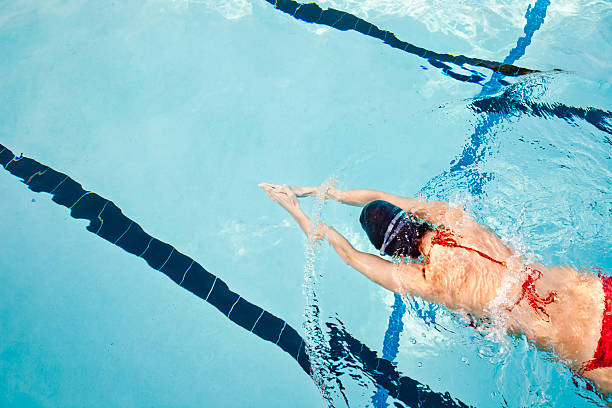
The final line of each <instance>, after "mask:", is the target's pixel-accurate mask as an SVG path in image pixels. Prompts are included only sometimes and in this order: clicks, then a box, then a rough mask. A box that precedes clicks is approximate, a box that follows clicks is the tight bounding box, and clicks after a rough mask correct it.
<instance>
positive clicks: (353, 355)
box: [326, 321, 468, 408]
mask: <svg viewBox="0 0 612 408" xmlns="http://www.w3.org/2000/svg"><path fill="white" fill-rule="evenodd" d="M326 325H327V327H328V329H329V335H330V346H331V347H330V349H331V350H332V351H331V352H332V358H331V360H332V361H334V362H338V361H341V362H342V363H343V364H344V365H347V366H352V367H355V364H354V363H357V362H359V363H361V366H362V371H363V372H364V373H366V374H368V375H369V376H370V378H371V379H372V380H373V381H374V382H375V383H376V384H377V385H378V386H379V387H381V388H383V389H385V390H386V391H387V392H388V393H389V396H391V397H393V398H395V399H397V400H400V401H402V402H404V403H406V404H408V406H409V407H462V408H468V405H466V404H464V403H463V402H461V401H458V400H455V399H453V398H452V397H451V395H450V394H449V393H448V392H446V393H444V394H442V393H438V392H433V391H431V389H430V388H429V387H427V386H425V385H423V384H420V383H418V382H417V381H416V380H414V379H412V378H410V377H406V376H402V375H401V374H400V373H399V372H398V371H397V369H396V368H395V366H394V365H393V364H392V363H391V362H389V360H386V359H384V358H379V357H377V355H376V352H375V351H372V350H370V349H369V348H368V347H367V346H366V345H365V344H363V343H361V342H360V341H359V340H357V339H355V338H354V337H352V336H351V335H350V334H349V333H348V332H347V331H346V330H345V329H344V326H343V325H342V322H340V321H338V324H334V323H326ZM351 362H353V364H352V365H351V364H349V363H351ZM396 406H399V405H397V404H396Z"/></svg>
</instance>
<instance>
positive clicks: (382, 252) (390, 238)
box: [380, 210, 408, 256]
mask: <svg viewBox="0 0 612 408" xmlns="http://www.w3.org/2000/svg"><path fill="white" fill-rule="evenodd" d="M405 214H406V212H405V211H404V210H401V211H400V212H398V213H397V215H396V216H395V217H394V218H393V219H392V220H391V222H390V223H389V225H388V226H387V231H386V232H385V238H384V239H383V243H382V245H381V246H380V256H383V255H385V249H386V248H387V245H388V244H389V242H391V241H393V238H395V237H396V236H397V234H398V233H399V231H400V230H401V229H402V227H403V226H404V225H405V224H406V223H407V222H408V219H404V220H402V222H400V225H398V227H397V229H396V230H395V231H394V232H393V234H391V236H389V234H390V233H391V231H393V228H394V227H395V223H396V222H397V220H398V219H399V218H400V217H401V216H402V215H405Z"/></svg>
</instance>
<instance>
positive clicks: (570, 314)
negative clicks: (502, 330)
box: [259, 183, 612, 394]
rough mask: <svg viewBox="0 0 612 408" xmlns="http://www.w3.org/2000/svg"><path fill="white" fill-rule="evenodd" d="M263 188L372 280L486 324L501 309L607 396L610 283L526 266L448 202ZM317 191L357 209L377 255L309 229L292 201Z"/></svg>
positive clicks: (329, 232) (324, 229) (567, 270)
mask: <svg viewBox="0 0 612 408" xmlns="http://www.w3.org/2000/svg"><path fill="white" fill-rule="evenodd" d="M259 186H260V187H261V188H262V189H263V190H264V191H265V192H266V194H267V195H268V196H269V197H270V198H271V199H272V200H274V201H275V202H277V203H278V204H280V205H281V206H282V207H283V208H284V209H285V210H287V212H289V214H291V216H292V217H293V218H294V219H295V221H297V223H298V224H299V226H300V227H301V229H302V230H303V231H304V233H305V234H306V235H307V237H309V239H311V240H312V242H313V243H315V242H318V241H321V240H323V239H325V238H327V241H328V242H329V244H330V245H331V246H332V247H333V248H334V250H335V251H336V252H337V253H338V255H339V256H340V257H341V258H342V259H343V260H344V261H345V262H346V263H347V264H348V265H350V266H351V267H353V268H354V269H356V270H358V271H359V272H361V273H362V274H363V275H365V276H366V277H368V278H369V279H370V280H372V281H374V282H375V283H377V284H379V285H381V286H383V287H384V288H386V289H388V290H390V291H393V292H395V293H398V294H400V295H408V296H418V297H421V298H422V299H424V300H427V301H429V302H434V303H437V304H440V305H444V306H445V307H447V308H448V309H449V310H451V311H453V312H457V313H463V314H466V315H468V316H470V317H471V318H472V319H474V321H476V322H479V321H487V317H488V316H487V312H490V311H491V310H496V311H503V312H504V313H505V316H506V317H507V328H508V332H509V333H510V334H514V335H520V334H521V333H522V334H524V335H525V336H526V337H527V338H528V339H530V340H532V341H534V343H535V344H536V345H537V346H538V347H540V348H542V349H545V350H551V351H553V352H554V353H555V354H556V355H558V356H559V357H560V358H561V359H562V360H563V361H564V362H565V363H566V364H567V365H568V367H569V368H570V369H572V370H573V371H574V372H575V373H577V374H579V375H581V376H583V377H585V378H587V379H589V380H591V381H592V382H593V384H594V385H595V387H596V388H597V389H598V390H599V391H600V392H602V393H605V394H612V277H607V276H603V275H600V276H597V275H594V274H590V273H583V272H579V271H578V270H576V269H574V268H571V267H569V266H551V267H548V266H545V265H543V264H541V263H537V262H536V263H529V262H527V261H526V260H525V259H524V258H522V257H521V256H520V254H518V253H516V252H515V251H513V250H512V249H510V248H509V247H508V246H506V245H505V244H504V243H503V242H502V240H501V239H500V238H499V237H498V236H497V235H495V234H494V233H493V232H491V231H490V230H488V229H487V228H485V227H484V226H482V225H480V224H479V223H477V222H476V221H474V220H473V219H471V218H470V217H469V216H468V214H467V213H466V212H465V211H464V210H463V209H461V208H459V207H456V206H454V205H451V204H449V203H448V202H445V201H427V200H424V199H417V198H405V197H400V196H396V195H392V194H388V193H384V192H382V191H375V190H347V191H341V190H339V189H336V188H334V187H333V186H331V187H327V188H325V187H289V186H287V185H277V184H269V183H261V184H260V185H259ZM322 189H323V190H322ZM320 193H322V194H324V195H325V197H326V198H330V199H333V200H335V201H338V202H340V203H344V204H349V205H354V206H359V207H363V210H362V212H361V216H360V218H359V221H360V223H361V226H362V227H363V229H364V230H365V232H366V234H367V235H368V238H369V239H370V242H371V243H372V245H374V247H375V248H376V249H377V250H379V251H380V252H379V253H380V256H377V255H372V254H369V253H365V252H361V251H358V250H356V249H355V248H353V246H352V245H351V244H350V243H349V242H348V241H347V240H346V238H344V237H343V236H342V235H341V234H340V233H338V231H336V230H335V229H334V228H333V227H331V226H328V225H325V224H324V223H318V224H317V225H313V223H312V221H311V220H310V218H309V217H308V216H307V215H306V214H305V213H304V212H303V211H302V209H301V208H300V204H299V202H298V199H297V197H306V196H316V195H317V194H320ZM384 256H389V257H391V260H389V259H385V258H383V257H384ZM417 259H420V260H421V262H416V260H417ZM394 260H395V261H394ZM410 260H412V261H410Z"/></svg>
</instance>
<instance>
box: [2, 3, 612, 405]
mask: <svg viewBox="0 0 612 408" xmlns="http://www.w3.org/2000/svg"><path fill="white" fill-rule="evenodd" d="M318 4H319V6H320V7H322V8H328V7H333V8H334V9H337V10H342V11H343V12H347V13H350V15H352V16H355V17H358V18H360V19H362V21H364V22H369V23H372V24H375V25H376V26H377V27H378V28H379V29H380V30H388V31H389V32H392V33H394V35H395V36H396V38H397V39H399V40H401V41H403V42H405V43H406V44H410V45H413V46H414V47H419V48H420V49H423V50H431V52H436V53H438V54H439V55H438V57H433V58H434V61H433V63H432V61H428V58H432V57H431V55H434V54H428V55H426V58H421V57H420V56H419V55H424V54H421V51H419V52H417V54H418V55H415V54H414V53H410V52H407V51H405V50H410V49H411V48H410V47H408V46H404V45H403V44H402V46H401V49H399V48H397V47H395V48H394V47H393V46H390V45H392V44H390V43H391V40H390V38H391V37H389V36H388V35H387V36H386V37H385V38H387V41H388V43H389V44H385V43H384V42H383V41H382V40H381V39H378V38H376V37H373V36H372V35H374V34H372V31H371V29H368V30H363V31H369V32H370V34H371V35H370V36H368V35H364V33H361V32H360V31H358V29H359V28H360V27H363V26H360V25H359V24H364V23H360V22H358V21H356V20H355V21H356V24H355V25H354V27H355V30H352V29H351V30H345V31H342V30H337V29H334V28H332V27H330V26H329V25H324V24H314V23H312V24H311V23H307V22H305V21H303V20H304V19H307V15H306V14H299V13H298V12H294V13H293V14H294V15H295V16H297V17H300V16H301V17H302V20H300V19H298V18H294V17H293V16H292V15H291V14H288V13H286V12H283V11H282V10H279V9H277V8H275V7H274V6H273V5H272V4H269V3H267V2H265V1H261V2H249V1H247V0H233V1H227V2H212V1H203V2H184V1H171V0H167V1H161V0H154V1H146V2H135V1H123V2H104V3H94V2H85V1H68V2H56V1H48V2H45V3H44V4H43V3H40V2H35V1H21V2H0V50H2V56H3V58H2V59H0V76H1V77H2V80H1V81H0V96H1V97H2V99H1V100H2V103H0V144H2V146H3V147H0V151H2V150H3V149H4V148H6V149H7V150H6V151H3V152H0V153H3V154H8V153H6V152H8V151H9V150H10V151H11V152H12V154H11V157H13V155H17V156H19V155H20V153H22V152H23V155H24V157H27V158H32V159H33V160H36V161H37V162H39V163H41V164H43V165H45V166H48V167H49V168H50V169H54V170H55V171H57V172H61V173H63V174H64V175H66V176H68V177H69V178H70V179H71V180H75V181H76V182H78V183H80V184H81V185H82V187H83V189H84V190H85V191H92V192H95V193H96V194H98V195H99V196H101V197H104V198H106V199H107V200H111V201H112V202H113V203H114V204H115V205H116V206H117V207H118V208H120V209H121V210H122V212H123V214H125V215H126V216H127V217H128V218H129V219H130V220H132V221H133V222H135V223H137V224H138V225H140V226H141V227H142V228H143V229H144V230H145V231H146V232H147V233H148V234H149V235H150V236H151V237H155V238H156V239H158V240H160V241H163V242H165V243H168V244H169V245H171V246H172V248H174V249H175V250H176V251H180V252H181V253H183V254H185V255H187V256H188V257H190V259H191V260H193V261H195V262H197V263H198V264H200V265H202V266H203V267H204V268H206V270H208V271H210V272H211V273H212V274H214V275H215V276H216V277H218V278H219V279H222V281H223V282H225V283H226V284H227V285H228V286H229V288H231V290H232V291H233V292H235V293H237V294H239V295H240V296H241V297H243V298H245V299H247V300H248V301H249V302H251V303H252V304H254V305H257V306H258V307H259V308H261V310H266V311H268V312H269V313H270V314H273V315H274V316H277V317H278V318H280V319H282V321H283V322H285V323H283V326H282V327H283V329H282V332H279V337H278V338H277V340H275V339H272V340H269V341H266V339H265V337H266V336H267V335H268V332H266V331H265V330H263V329H261V330H262V331H261V332H260V331H258V330H259V329H260V328H261V327H263V323H261V325H260V326H257V324H259V323H258V322H257V321H255V322H256V323H257V324H255V325H253V326H251V327H252V328H253V329H252V330H249V329H248V328H247V330H245V329H244V328H243V327H240V325H239V324H237V323H236V322H235V321H233V320H231V316H232V314H231V313H230V311H229V310H228V311H226V312H225V313H224V312H223V311H222V312H221V313H220V312H219V310H217V309H216V308H215V307H213V306H211V304H210V300H211V299H210V298H209V299H208V301H207V302H205V301H203V300H202V299H200V298H199V297H197V296H194V295H193V294H191V293H189V292H188V291H186V290H184V289H183V287H181V286H178V285H177V284H175V283H173V282H172V281H171V280H169V279H168V278H167V277H166V276H164V275H163V274H162V273H159V272H157V271H155V270H154V269H160V270H162V271H164V268H163V266H159V267H152V266H151V264H150V263H149V264H147V263H146V262H144V261H143V259H145V260H147V258H146V256H145V255H144V253H143V259H139V257H138V256H132V255H130V254H129V253H128V252H126V251H124V250H123V249H125V248H123V249H122V247H120V244H121V242H119V240H118V239H113V240H110V241H109V240H108V239H101V238H100V237H98V236H96V235H94V234H92V233H91V232H88V231H87V230H86V228H85V227H86V226H87V225H89V221H86V220H83V219H73V218H71V216H70V214H71V212H70V211H69V210H67V209H66V208H64V207H62V206H60V205H58V204H57V203H56V202H53V201H52V200H51V195H49V194H45V193H36V192H33V191H31V190H30V189H28V187H32V185H31V184H28V186H26V185H24V184H23V183H20V182H19V178H16V177H15V172H16V169H17V168H18V167H16V166H18V165H19V163H18V162H17V161H13V162H12V163H10V164H9V162H8V160H7V161H3V162H2V163H3V166H4V167H5V170H6V171H5V170H2V171H1V172H0V189H1V191H2V193H1V195H0V197H2V199H1V200H0V225H2V226H3V229H2V232H3V233H2V238H1V240H0V243H2V246H3V248H4V256H3V257H2V259H1V260H0V330H1V331H0V406H10V407H13V406H15V407H39V406H40V407H55V406H68V407H72V406H74V407H77V406H95V407H109V406H121V407H123V406H125V407H128V406H142V407H144V406H146V407H178V406H180V407H192V406H210V407H219V406H227V407H243V406H253V407H285V406H299V407H318V406H320V407H323V406H328V405H329V404H330V403H331V404H333V405H334V406H338V407H342V406H357V407H360V406H375V407H377V408H378V407H381V406H408V405H411V404H410V402H412V405H411V406H416V405H418V403H419V402H420V403H422V404H423V405H425V406H436V404H438V406H440V405H439V404H442V403H440V402H437V403H436V402H432V401H438V400H436V398H440V401H442V400H443V401H445V402H444V404H446V405H445V406H463V405H461V404H466V405H469V406H478V407H488V406H491V407H497V406H509V407H519V406H520V407H523V406H530V407H540V406H551V407H552V406H579V407H591V406H599V405H602V404H603V402H602V400H601V399H600V398H599V397H598V396H597V395H595V394H594V393H592V392H590V391H588V390H587V389H586V386H585V385H584V384H583V383H581V382H579V384H578V386H575V385H574V384H573V382H572V375H571V374H570V373H569V372H568V371H567V370H566V369H564V368H563V366H562V365H561V364H560V363H558V362H556V361H554V359H552V358H551V356H550V355H547V354H546V353H543V352H538V351H536V350H534V349H532V348H530V347H529V345H528V343H527V342H526V341H525V340H524V339H516V340H511V339H508V340H506V341H503V340H500V339H499V338H480V337H479V336H477V335H476V334H475V333H474V332H473V330H472V329H470V328H467V327H464V325H463V324H462V323H461V322H459V321H458V319H457V318H455V317H454V316H452V315H451V314H450V313H449V312H448V311H446V310H444V309H441V308H438V307H435V306H433V305H428V304H425V303H423V302H421V301H419V300H414V299H408V300H406V304H404V303H401V301H400V303H398V300H397V299H396V298H394V296H393V295H392V294H389V293H387V292H386V291H384V290H383V289H380V288H378V287H376V286H374V285H373V284H372V283H371V282H369V281H368V280H367V279H365V278H363V277H361V276H360V275H359V274H358V273H357V272H355V271H353V270H351V269H350V268H348V267H347V266H346V265H345V264H344V263H343V262H342V261H341V260H340V259H339V258H338V257H337V256H336V255H335V254H334V253H333V252H331V251H330V250H329V249H328V248H325V247H323V248H321V249H320V250H318V251H317V252H316V253H315V254H314V256H313V254H310V253H309V251H308V250H307V249H306V246H305V243H304V241H303V238H302V236H301V233H300V232H299V230H298V229H297V227H296V226H295V225H294V223H293V222H292V221H291V220H290V219H289V217H288V216H287V215H286V214H285V213H284V212H282V210H281V209H280V208H279V207H278V206H276V205H275V204H274V203H272V202H271V201H270V200H269V199H268V198H267V197H266V196H265V194H263V192H262V191H261V190H259V189H258V188H257V183H259V182H261V181H270V182H278V183H289V184H308V185H310V184H318V183H322V182H325V181H326V180H328V179H330V177H335V178H337V179H338V186H340V187H341V188H376V189H380V190H385V191H389V192H394V193H397V194H404V195H408V196H412V195H416V194H421V195H425V196H428V197H438V198H443V199H447V200H453V201H457V202H460V203H462V204H464V205H466V206H467V207H468V208H469V209H470V211H471V212H472V213H473V214H474V216H475V217H476V218H477V219H478V220H480V221H482V222H483V223H484V224H486V225H488V226H489V227H490V228H492V229H493V230H494V231H495V232H496V233H498V234H499V235H500V236H502V237H504V238H506V239H508V240H509V241H510V242H511V243H512V244H513V245H514V246H515V247H517V248H518V249H520V250H521V251H523V252H525V253H527V254H532V256H533V257H535V258H536V259H539V260H540V261H542V262H544V263H546V264H570V265H573V266H576V267H600V268H603V270H604V271H608V272H610V271H611V270H612V257H611V255H610V254H611V253H612V251H610V242H611V237H612V222H611V221H612V193H611V184H612V182H611V180H612V178H611V177H610V175H611V174H610V173H611V166H610V152H611V145H612V141H611V136H610V134H611V133H612V121H611V119H610V109H611V105H612V99H611V96H612V91H611V81H610V75H609V73H610V66H611V64H612V62H611V58H610V56H611V55H612V52H611V51H612V49H611V46H610V43H609V41H607V40H605V39H606V38H610V37H611V36H612V32H611V31H612V29H611V27H612V24H611V22H612V11H611V7H610V4H609V2H605V1H594V2H589V3H587V4H582V3H578V2H570V1H557V2H555V1H552V2H550V3H548V2H542V1H538V2H529V1H496V2H478V3H471V4H464V3H456V2H448V1H435V2H421V1H416V2H411V3H410V4H408V3H402V2H397V1H367V2H357V1H339V2H320V3H318ZM351 18H352V17H350V16H349V15H346V17H343V19H347V20H340V21H344V22H346V21H348V19H351ZM351 21H353V20H351ZM334 24H335V22H334ZM338 26H339V27H340V26H341V23H340V25H338ZM521 38H524V40H523V41H521V40H520V39H521ZM527 39H529V41H527ZM442 54H445V55H446V54H453V55H461V54H463V55H466V56H469V57H474V58H478V59H481V60H486V61H499V62H503V63H505V64H514V65H515V66H517V67H523V68H528V69H533V70H539V71H542V72H541V73H534V74H530V75H522V76H516V77H515V76H502V75H497V74H496V75H493V74H492V72H493V71H492V70H491V69H487V68H485V67H482V66H481V67H477V66H470V65H467V64H464V66H463V69H462V68H460V67H458V66H457V65H456V64H453V63H452V62H449V61H446V62H445V61H444V60H443V58H446V57H444V56H443V55H442ZM436 58H438V59H436ZM436 61H438V62H436ZM439 61H442V62H443V63H444V64H446V66H447V67H450V70H448V69H447V68H444V67H442V68H440V66H439V64H440V62H439ZM436 65H438V67H436ZM554 69H561V70H562V71H554ZM470 70H471V71H470ZM457 75H464V76H465V77H467V78H470V76H471V75H476V76H477V77H480V76H482V79H481V80H477V81H476V82H475V83H474V82H468V81H466V80H461V77H458V76H457ZM476 79H478V78H476ZM476 79H474V78H472V80H476ZM500 79H501V80H502V81H504V84H505V85H501V84H500V83H499V80H500ZM9 159H10V158H9ZM23 163H24V162H21V164H23ZM11 170H12V171H13V173H11ZM49 172H50V171H49ZM24 181H27V180H24ZM50 190H52V189H51V188H50V189H48V190H43V191H47V192H49V191H50ZM57 191H59V189H58V190H55V191H54V192H57ZM88 197H90V196H88ZM73 203H74V201H73ZM74 204H76V203H74ZM304 204H305V208H306V209H307V212H309V213H311V214H313V213H314V214H320V216H321V218H323V219H324V220H325V221H326V222H327V223H329V224H331V225H333V226H335V227H336V228H337V229H338V230H339V231H340V232H342V233H344V234H345V235H346V236H347V237H348V238H349V239H350V241H351V242H352V243H353V244H354V245H355V246H356V247H357V248H358V249H361V250H368V251H369V250H370V249H371V248H370V247H369V246H368V242H367V238H366V237H365V235H364V234H363V233H362V232H361V229H360V226H359V224H358V214H359V209H357V208H347V207H342V206H340V205H337V204H334V203H327V204H325V205H323V206H321V205H317V204H316V202H315V201H314V200H307V201H304ZM70 205H71V204H67V205H65V206H68V207H69V206H70ZM74 209H78V207H76V206H75V207H74ZM72 214H73V215H74V213H72ZM101 231H102V230H98V233H101ZM123 231H125V230H123ZM92 232H94V233H95V232H96V231H92ZM125 232H126V233H127V231H125ZM126 236H127V235H126ZM116 238H120V237H119V236H117V237H116ZM136 255H139V254H136ZM170 256H171V255H170ZM170 256H168V258H166V260H168V261H169V260H170V259H171V258H170ZM147 262H149V261H147ZM151 262H152V261H151ZM312 272H314V274H315V275H316V279H312V278H311V275H310V274H311V273H312ZM176 283H179V282H176ZM210 293H213V292H212V289H211V292H210ZM205 295H209V293H206V294H205ZM203 297H206V296H203ZM236 304H237V303H236ZM236 304H231V305H232V306H235V305H236ZM402 305H404V307H403V308H402ZM314 306H316V308H315V307H314ZM222 308H223V307H222ZM317 309H318V311H317ZM258 310H259V309H258ZM224 314H225V315H229V316H230V318H227V317H226V316H224ZM257 315H258V314H257ZM234 316H237V315H234ZM390 316H391V317H392V318H391V322H390ZM394 319H395V320H394ZM399 322H401V325H400V324H399ZM285 324H286V325H289V326H290V327H293V328H294V329H295V330H296V331H297V333H298V334H299V337H301V338H302V339H304V341H306V344H307V345H308V347H314V348H315V350H312V349H311V356H310V360H311V362H312V363H313V367H314V368H315V369H314V374H313V375H312V377H314V378H317V379H318V380H319V381H320V383H321V384H323V385H324V386H325V387H326V389H327V391H326V393H325V394H326V395H327V396H328V400H325V399H324V398H323V397H322V395H321V393H320V391H319V387H318V386H317V385H316V383H315V381H313V378H311V376H309V375H308V374H307V373H306V372H305V369H304V368H303V366H304V365H305V363H304V362H303V360H300V358H299V356H298V357H297V358H295V356H294V355H293V354H292V352H291V351H288V352H287V353H286V352H283V350H285V349H284V348H283V349H281V347H280V346H279V343H282V342H281V341H280V340H281V335H282V333H283V332H284V330H285V329H284V327H285ZM256 326H257V329H256V328H255V327H256ZM400 326H401V327H400ZM277 332H278V331H277ZM287 332H289V329H287ZM257 333H259V334H257ZM275 333H276V332H275ZM313 342H314V343H313ZM297 344H298V346H299V348H296V349H295V350H298V352H299V353H300V355H301V350H306V348H305V346H304V345H302V344H301V343H297ZM287 348H288V349H289V348H290V347H289V346H287ZM355 348H357V350H355ZM364 350H369V351H371V352H372V353H376V354H375V357H371V356H370V357H368V358H370V360H368V358H366V357H363V356H364V355H365V354H364ZM302 358H303V356H302ZM382 358H384V359H386V360H388V361H390V362H391V363H393V364H390V365H389V366H387V365H385V364H386V363H384V362H383V360H381V359H382ZM296 359H297V360H299V361H302V364H300V363H299V361H297V362H296ZM373 359H377V360H373ZM373 361H374V363H373ZM382 367H385V368H384V369H383V368H382ZM390 367H392V368H390ZM379 368H380V370H381V371H380V372H382V373H383V374H379V371H377V370H378V369H379ZM389 373H391V374H389ZM385 376H387V377H385ZM394 376H395V377H394ZM400 377H401V378H403V380H401V381H399V380H398V378H400ZM385 378H390V379H391V380H389V381H386V380H385ZM395 380H397V381H396V382H397V383H398V384H401V385H402V387H404V388H401V387H399V388H397V387H396V388H394V387H395V386H394V385H393V381H395ZM410 381H414V383H415V384H417V385H415V386H414V387H413V388H410V389H411V390H412V389H414V390H416V389H419V390H425V391H423V393H422V394H419V396H418V397H417V398H408V397H406V395H407V394H406V393H402V392H400V393H399V394H398V393H397V392H395V391H401V390H406V389H408V388H409V387H410V384H413V383H411V382H410ZM385 387H386V388H385ZM446 393H448V394H446ZM387 394H393V395H390V396H388V395H387ZM445 395H446V396H447V397H444V398H442V397H441V396H445ZM428 398H429V400H428ZM330 401H331V402H330ZM428 401H429V402H428Z"/></svg>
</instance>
